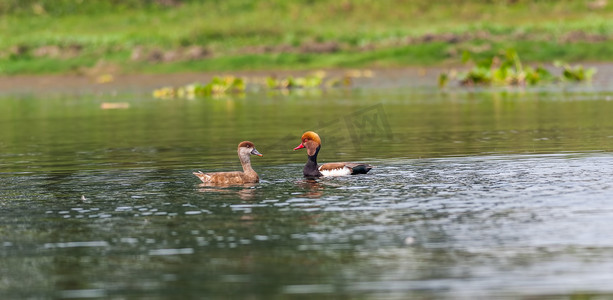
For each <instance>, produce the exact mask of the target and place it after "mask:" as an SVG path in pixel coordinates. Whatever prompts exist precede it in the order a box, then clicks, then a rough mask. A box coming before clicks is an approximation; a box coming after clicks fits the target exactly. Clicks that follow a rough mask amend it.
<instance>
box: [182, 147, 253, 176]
mask: <svg viewBox="0 0 613 300" xmlns="http://www.w3.org/2000/svg"><path fill="white" fill-rule="evenodd" d="M251 155H257V156H262V154H261V153H260V152H258V150H256V149H255V145H253V143H252V142H249V141H244V142H241V143H240V144H238V158H239V159H240V161H241V165H243V171H242V172H241V171H236V172H215V173H202V171H198V172H194V175H196V176H197V177H198V178H200V180H202V182H204V183H211V184H244V183H255V182H259V181H260V178H259V177H258V174H257V173H256V172H255V171H254V170H253V168H251Z"/></svg>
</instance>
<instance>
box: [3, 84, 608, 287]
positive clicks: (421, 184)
mask: <svg viewBox="0 0 613 300" xmlns="http://www.w3.org/2000/svg"><path fill="white" fill-rule="evenodd" d="M328 93H329V94H326V95H323V96H320V95H313V96H309V95H304V96H297V95H294V96H290V97H281V96H270V95H258V96H257V97H254V98H247V99H235V100H227V99H216V100H210V99H209V100H193V101H190V100H173V101H160V100H152V99H149V98H148V97H146V96H134V95H124V96H115V98H112V97H111V98H109V97H106V96H105V97H102V96H100V97H51V98H45V99H41V98H20V99H14V98H8V99H2V101H0V109H1V110H0V117H1V118H0V124H1V126H2V131H1V132H0V208H1V210H2V216H1V218H0V236H1V240H0V295H2V298H88V297H91V298H95V297H100V298H147V299H150V298H152V299H161V298H172V297H177V298H179V297H180V298H187V297H194V298H201V297H207V298H208V297H210V298H228V297H240V298H248V297H253V298H294V297H297V296H304V297H308V298H313V297H318V298H322V297H324V298H339V297H358V298H376V299H379V298H407V297H411V296H413V297H423V298H430V297H448V298H458V297H461V298H478V297H483V298H492V297H495V296H508V297H529V296H551V297H556V296H560V297H566V296H581V295H592V294H605V295H609V296H610V295H611V294H610V293H612V292H613V290H612V289H611V286H610V282H612V281H613V273H611V271H610V270H612V269H613V237H612V236H611V234H610V228H611V226H612V225H613V221H611V220H613V218H612V217H613V202H612V201H611V199H613V189H612V186H613V185H612V184H611V180H610V178H611V177H612V175H613V155H611V153H610V152H609V151H610V150H611V148H612V147H611V146H612V145H613V118H611V117H610V116H611V115H613V114H612V113H613V101H610V100H611V97H612V96H611V94H608V93H607V92H595V93H581V92H575V93H549V92H542V93H540V92H531V93H528V92H526V93H523V94H522V93H450V94H441V93H437V92H423V91H422V92H417V93H416V92H410V91H407V90H402V89H392V90H386V91H384V92H383V91H381V90H352V91H332V92H328ZM103 101H104V102H106V101H122V102H124V101H125V102H128V103H130V108H129V109H126V110H101V109H100V103H101V102H103ZM306 129H315V130H317V131H318V132H320V133H321V134H322V137H323V138H324V146H323V149H322V152H321V155H320V157H321V160H322V161H330V160H362V161H368V162H370V163H372V164H374V165H376V166H377V167H376V168H375V169H373V170H372V171H371V173H369V174H368V175H364V176H354V177H343V178H334V179H324V180H318V181H308V180H305V179H303V178H302V177H301V168H302V163H303V161H304V160H305V157H304V153H302V152H300V153H296V152H293V151H291V149H292V148H293V147H294V146H296V144H297V143H298V142H299V141H298V138H297V137H299V136H300V134H301V133H302V132H303V131H304V130H306ZM243 139H249V140H252V141H254V142H255V143H256V146H257V147H258V149H259V150H260V152H262V153H264V157H262V158H259V157H258V158H254V159H253V161H254V168H255V169H256V170H257V171H258V172H259V174H260V177H261V178H262V179H263V181H262V182H261V183H259V184H256V185H252V186H246V187H225V188H219V187H210V186H201V185H199V184H198V181H197V179H196V178H195V177H193V176H192V175H191V172H192V171H194V170H197V169H202V170H222V169H223V170H226V169H232V168H238V167H239V164H238V160H237V158H236V154H235V147H236V144H237V143H238V141H240V140H243Z"/></svg>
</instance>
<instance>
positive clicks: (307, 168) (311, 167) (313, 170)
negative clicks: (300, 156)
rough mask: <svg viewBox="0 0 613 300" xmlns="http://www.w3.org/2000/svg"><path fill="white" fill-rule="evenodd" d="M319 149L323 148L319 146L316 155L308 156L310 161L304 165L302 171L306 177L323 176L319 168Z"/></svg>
mask: <svg viewBox="0 0 613 300" xmlns="http://www.w3.org/2000/svg"><path fill="white" fill-rule="evenodd" d="M319 149H321V146H317V149H315V154H313V155H308V160H307V162H306V164H305V165H304V169H303V170H302V173H303V174H304V176H305V177H320V176H322V174H321V173H320V172H319V169H318V167H317V154H318V153H319Z"/></svg>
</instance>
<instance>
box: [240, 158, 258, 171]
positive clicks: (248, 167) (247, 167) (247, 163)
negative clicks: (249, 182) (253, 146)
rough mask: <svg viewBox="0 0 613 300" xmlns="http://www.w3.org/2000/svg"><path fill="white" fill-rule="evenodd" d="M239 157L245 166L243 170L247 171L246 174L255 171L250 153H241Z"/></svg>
mask: <svg viewBox="0 0 613 300" xmlns="http://www.w3.org/2000/svg"><path fill="white" fill-rule="evenodd" d="M238 157H239V158H240V160H241V165H242V166H243V172H245V174H249V173H255V171H254V170H253V168H251V158H250V157H249V155H239V156H238Z"/></svg>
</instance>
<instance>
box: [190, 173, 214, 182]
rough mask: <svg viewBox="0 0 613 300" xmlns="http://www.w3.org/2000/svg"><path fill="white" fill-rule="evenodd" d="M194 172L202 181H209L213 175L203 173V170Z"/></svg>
mask: <svg viewBox="0 0 613 300" xmlns="http://www.w3.org/2000/svg"><path fill="white" fill-rule="evenodd" d="M193 174H194V175H196V177H198V178H200V180H202V182H209V181H210V180H211V175H209V174H205V173H202V171H198V172H194V173H193Z"/></svg>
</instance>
